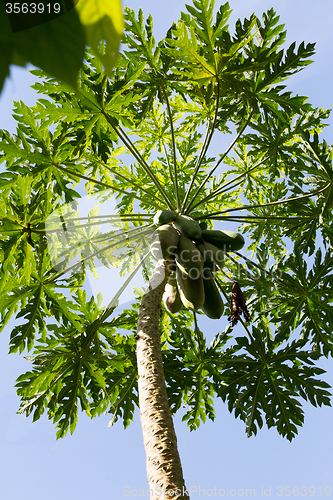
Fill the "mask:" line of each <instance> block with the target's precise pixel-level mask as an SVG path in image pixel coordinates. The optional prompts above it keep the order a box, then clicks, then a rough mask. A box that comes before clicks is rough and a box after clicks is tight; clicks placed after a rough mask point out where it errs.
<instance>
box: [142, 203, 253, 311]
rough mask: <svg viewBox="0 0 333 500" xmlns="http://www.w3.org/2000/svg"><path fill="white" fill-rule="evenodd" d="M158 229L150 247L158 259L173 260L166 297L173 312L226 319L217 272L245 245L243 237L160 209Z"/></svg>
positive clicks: (156, 221) (157, 217)
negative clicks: (228, 256) (184, 310)
mask: <svg viewBox="0 0 333 500" xmlns="http://www.w3.org/2000/svg"><path fill="white" fill-rule="evenodd" d="M154 224H155V225H156V226H157V229H156V231H155V233H154V235H153V240H152V244H151V247H150V250H151V253H152V254H153V256H154V257H155V258H156V259H161V258H163V259H169V260H170V259H171V262H172V264H171V270H172V272H171V274H170V277H169V280H168V283H167V285H166V288H165V292H164V295H163V302H164V305H165V307H166V309H167V310H168V311H169V312H170V313H176V312H178V311H180V309H181V308H182V307H183V306H185V307H186V308H187V309H191V310H193V311H196V310H198V309H202V311H203V312H204V313H205V314H206V315H207V316H208V317H209V318H212V319H218V318H220V317H221V316H222V314H223V310H224V305H223V301H222V298H221V295H220V292H219V290H218V288H217V286H216V284H215V280H214V276H213V273H214V272H216V271H217V270H218V269H219V268H222V267H223V266H224V259H225V253H226V252H232V251H236V250H240V249H241V248H242V247H243V246H244V243H245V241H244V238H243V236H242V235H241V234H239V233H235V232H232V231H220V230H208V229H207V224H206V223H200V224H198V223H197V222H196V221H195V220H194V219H192V218H191V217H189V216H187V215H177V214H176V213H175V212H173V211H171V210H159V211H158V212H157V214H156V215H155V217H154Z"/></svg>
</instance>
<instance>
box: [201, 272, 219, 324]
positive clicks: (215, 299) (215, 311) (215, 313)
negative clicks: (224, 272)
mask: <svg viewBox="0 0 333 500" xmlns="http://www.w3.org/2000/svg"><path fill="white" fill-rule="evenodd" d="M202 279H203V285H204V290H205V302H204V304H203V306H202V308H201V309H202V310H203V312H204V313H205V314H206V316H208V318H211V319H219V318H220V317H221V316H222V314H223V311H224V305H223V302H222V298H221V295H220V292H219V290H218V288H217V286H216V284H215V281H214V277H213V274H212V272H211V271H210V270H209V269H204V270H203V272H202Z"/></svg>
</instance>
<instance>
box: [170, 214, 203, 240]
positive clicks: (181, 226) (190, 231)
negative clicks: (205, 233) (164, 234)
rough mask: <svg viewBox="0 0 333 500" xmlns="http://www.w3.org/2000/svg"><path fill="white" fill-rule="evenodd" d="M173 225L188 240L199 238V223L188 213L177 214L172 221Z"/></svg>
mask: <svg viewBox="0 0 333 500" xmlns="http://www.w3.org/2000/svg"><path fill="white" fill-rule="evenodd" d="M173 223H174V225H175V226H176V228H177V229H178V231H180V232H181V233H182V234H183V235H184V236H187V238H189V239H190V240H200V238H201V228H200V226H199V224H198V223H197V222H196V221H195V220H194V219H192V217H189V216H188V215H177V217H176V218H175V220H174V221H173Z"/></svg>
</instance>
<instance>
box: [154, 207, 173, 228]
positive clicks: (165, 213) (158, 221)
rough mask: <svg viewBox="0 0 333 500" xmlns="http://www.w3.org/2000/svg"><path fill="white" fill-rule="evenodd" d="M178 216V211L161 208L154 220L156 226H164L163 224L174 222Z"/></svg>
mask: <svg viewBox="0 0 333 500" xmlns="http://www.w3.org/2000/svg"><path fill="white" fill-rule="evenodd" d="M175 218H176V213H175V212H173V211H172V210H159V211H158V212H157V213H156V214H155V215H154V219H153V222H154V224H155V226H162V225H163V224H169V223H170V222H173V221H174V220H175Z"/></svg>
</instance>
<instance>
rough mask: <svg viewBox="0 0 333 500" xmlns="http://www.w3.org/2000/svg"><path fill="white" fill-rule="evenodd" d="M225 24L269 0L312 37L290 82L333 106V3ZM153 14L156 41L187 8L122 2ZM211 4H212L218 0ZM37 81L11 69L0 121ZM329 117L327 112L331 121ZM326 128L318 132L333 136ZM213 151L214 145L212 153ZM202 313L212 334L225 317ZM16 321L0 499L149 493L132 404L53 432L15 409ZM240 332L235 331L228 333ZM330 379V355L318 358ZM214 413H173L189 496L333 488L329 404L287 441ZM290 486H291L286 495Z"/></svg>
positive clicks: (297, 1)
mask: <svg viewBox="0 0 333 500" xmlns="http://www.w3.org/2000/svg"><path fill="white" fill-rule="evenodd" d="M229 4H230V7H231V8H232V9H233V14H232V17H231V20H230V23H229V24H230V26H233V25H234V23H235V21H236V20H237V19H238V18H242V19H243V18H244V17H249V16H250V15H251V13H252V12H255V13H256V14H257V15H258V16H261V13H262V12H263V11H266V10H268V9H269V8H271V7H273V8H274V9H275V10H276V11H277V13H278V14H279V15H280V16H281V19H280V21H281V22H282V23H284V24H285V25H286V29H287V31H288V37H287V42H286V46H288V45H289V44H291V43H292V42H293V41H296V42H297V44H299V43H301V42H302V41H305V42H306V43H308V42H316V54H315V56H314V57H313V60H314V63H313V64H312V65H310V66H308V67H307V68H306V69H305V70H304V71H302V72H300V73H299V74H298V75H295V76H293V77H292V78H291V79H290V80H289V84H288V85H289V88H290V89H291V90H293V91H294V92H295V93H298V94H300V95H307V96H309V101H310V102H311V103H312V104H313V105H314V106H318V107H323V108H332V107H333V93H332V83H331V81H332V55H331V54H332V41H333V40H332V39H333V30H332V28H331V22H332V18H333V3H332V1H331V0H317V2H315V3H314V2H313V1H311V2H310V1H308V0H279V1H277V0H269V1H268V0H231V1H230V2H229ZM127 5H128V6H129V7H131V8H134V9H138V8H139V7H141V8H142V9H143V11H144V14H145V15H146V16H147V15H148V13H151V14H152V16H153V19H154V26H155V29H154V34H155V38H156V39H157V40H159V39H160V38H162V37H163V36H164V34H165V33H166V31H167V30H168V28H169V27H170V25H171V24H172V22H173V21H174V20H177V19H178V17H179V12H180V10H184V5H183V2H182V1H179V0H177V1H176V0H168V1H164V2H158V1H156V0H140V1H139V0H128V2H127ZM216 5H218V2H217V3H216ZM34 81H35V79H34V77H33V76H32V75H30V73H29V72H28V70H27V69H24V68H17V67H12V68H11V76H10V78H9V79H7V81H6V84H5V88H4V90H3V91H2V93H1V95H0V128H4V129H7V130H9V131H10V132H14V131H15V121H14V120H13V119H12V117H11V113H12V108H13V100H22V101H24V103H25V104H27V105H33V104H34V103H35V101H36V93H35V92H34V91H33V90H32V89H30V88H29V87H30V85H31V84H33V82H34ZM331 122H332V118H331V120H330V123H331ZM331 130H332V128H331V127H330V128H327V129H326V130H325V132H324V133H323V134H322V135H323V136H324V137H325V138H326V140H327V141H328V142H329V143H331V142H332V132H331ZM218 152H219V151H217V152H216V153H218ZM221 321H222V322H224V321H225V319H223V320H220V321H213V320H208V319H207V320H206V322H205V325H204V327H205V329H204V331H205V333H206V334H207V337H208V338H209V339H210V338H212V337H213V336H214V334H215V333H216V332H217V331H222V330H224V328H225V326H226V325H225V324H221ZM12 327H13V324H11V325H9V327H8V328H7V329H6V330H5V331H4V332H3V333H2V334H1V336H0V359H1V363H0V380H1V385H0V428H1V433H0V449H1V450H2V451H1V457H0V498H3V499H5V500H22V499H23V500H32V499H34V500H44V499H45V498H47V499H48V500H56V499H58V498H61V499H62V500H69V499H72V498H80V499H81V500H88V499H90V498H103V499H107V498H110V499H111V498H112V499H122V498H133V497H134V498H135V497H138V498H149V495H148V492H147V489H148V483H147V479H146V469H145V453H144V447H143V441H142V433H141V428H140V419H139V412H138V411H137V412H136V415H135V419H134V422H133V423H132V424H131V425H130V427H129V428H128V429H126V430H124V429H123V427H122V423H121V422H118V423H117V424H116V425H115V426H114V427H111V428H108V427H107V424H108V422H109V418H108V416H101V417H99V418H95V419H93V420H91V419H90V418H89V417H87V416H86V415H85V414H83V413H82V414H80V415H79V421H78V425H77V428H76V430H75V432H74V434H73V435H72V436H71V435H68V436H66V437H65V438H64V439H62V440H58V441H57V440H56V438H55V429H54V425H53V424H52V422H51V421H48V420H47V418H46V416H43V417H42V418H41V419H40V420H38V421H37V422H36V423H33V424H32V423H31V418H28V419H24V418H23V417H21V416H19V415H17V414H16V411H17V409H18V406H19V400H18V397H17V395H16V392H15V389H14V384H15V379H16V378H17V377H18V376H19V375H20V374H21V373H23V372H25V371H26V370H27V369H29V365H28V364H27V361H26V360H25V359H24V358H22V357H20V356H18V355H7V352H8V338H9V334H10V330H11V328H12ZM235 333H236V334H237V332H235ZM319 366H321V367H322V368H324V369H326V370H327V374H326V375H325V380H326V381H328V382H329V383H330V384H331V385H333V368H332V359H329V360H322V361H321V362H320V364H319ZM215 408H216V415H217V416H216V419H215V421H214V422H211V421H207V422H206V423H205V424H202V425H201V427H200V428H199V429H198V430H197V431H194V432H189V430H188V429H187V427H186V424H185V423H183V422H181V416H180V415H176V417H175V428H176V433H177V437H178V446H179V452H180V456H181V460H182V465H183V470H184V476H185V482H186V486H187V488H188V489H189V490H190V491H191V498H192V499H197V498H206V497H212V498H221V497H223V496H224V497H236V498H238V497H247V498H248V497H250V496H251V497H254V496H255V497H256V498H258V497H261V498H264V497H270V498H273V499H275V498H281V497H282V498H283V497H286V496H290V497H291V498H293V497H296V496H300V497H302V496H303V497H312V498H315V499H317V498H318V499H319V498H322V497H324V498H325V497H327V498H329V497H330V496H331V495H333V474H332V470H333V457H332V453H331V450H332V449H333V432H332V418H333V409H332V408H329V407H323V408H314V407H312V406H311V405H310V404H306V403H304V409H305V423H304V426H303V427H302V428H300V429H299V434H298V436H297V437H296V438H295V439H294V440H293V442H292V443H289V441H287V440H286V439H284V438H282V437H281V436H279V434H278V433H277V431H276V430H275V429H270V430H267V428H265V427H264V428H263V429H262V430H260V431H259V432H258V435H257V436H253V437H251V438H249V439H248V438H247V436H246V434H245V425H244V423H243V422H241V421H240V420H236V419H235V418H234V416H233V415H232V414H230V413H229V411H228V409H227V407H226V405H225V404H223V403H222V402H221V401H216V405H215ZM289 493H290V494H289Z"/></svg>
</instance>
